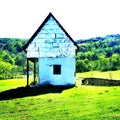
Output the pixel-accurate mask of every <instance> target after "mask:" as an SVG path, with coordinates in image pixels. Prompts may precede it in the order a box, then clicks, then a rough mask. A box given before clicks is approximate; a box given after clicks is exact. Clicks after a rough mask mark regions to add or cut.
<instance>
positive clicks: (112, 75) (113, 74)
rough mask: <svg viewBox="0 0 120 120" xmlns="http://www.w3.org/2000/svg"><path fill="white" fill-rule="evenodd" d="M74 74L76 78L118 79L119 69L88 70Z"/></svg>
mask: <svg viewBox="0 0 120 120" xmlns="http://www.w3.org/2000/svg"><path fill="white" fill-rule="evenodd" d="M76 75H77V77H78V79H79V78H105V79H114V80H120V70H118V71H107V72H100V71H90V72H84V73H77V74H76Z"/></svg>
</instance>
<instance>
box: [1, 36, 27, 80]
mask: <svg viewBox="0 0 120 120" xmlns="http://www.w3.org/2000/svg"><path fill="white" fill-rule="evenodd" d="M25 43H26V39H17V38H0V79H8V78H15V77H18V76H20V75H21V74H23V69H24V67H25V65H26V57H25V53H24V51H22V52H20V50H21V48H22V46H23V45H24V44H25Z"/></svg>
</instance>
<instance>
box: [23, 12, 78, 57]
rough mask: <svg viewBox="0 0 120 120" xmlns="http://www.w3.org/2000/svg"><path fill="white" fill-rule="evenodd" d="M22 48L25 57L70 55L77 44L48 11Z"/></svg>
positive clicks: (73, 54)
mask: <svg viewBox="0 0 120 120" xmlns="http://www.w3.org/2000/svg"><path fill="white" fill-rule="evenodd" d="M23 49H24V50H25V51H27V58H39V57H72V56H75V50H76V49H78V46H77V45H76V43H75V42H74V41H73V39H72V38H71V37H70V35H69V34H68V33H67V32H66V31H65V29H64V28H63V27H62V26H61V25H60V23H59V22H58V21H57V20H56V18H55V17H54V16H53V15H52V13H50V14H49V15H48V16H47V18H46V19H45V20H44V22H43V23H42V24H41V26H40V27H39V28H38V29H37V31H36V32H35V33H34V34H33V36H32V37H31V38H30V39H29V41H28V43H27V44H26V45H25V46H24V47H23Z"/></svg>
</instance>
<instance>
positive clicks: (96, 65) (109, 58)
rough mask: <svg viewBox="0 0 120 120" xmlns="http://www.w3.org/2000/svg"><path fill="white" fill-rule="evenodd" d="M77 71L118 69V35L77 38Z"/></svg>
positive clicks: (119, 46) (119, 55) (119, 48)
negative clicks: (85, 38) (86, 38)
mask: <svg viewBox="0 0 120 120" xmlns="http://www.w3.org/2000/svg"><path fill="white" fill-rule="evenodd" d="M77 44H78V45H79V50H78V52H77V58H76V60H77V63H76V71H77V72H86V71H96V70H97V71H113V70H119V69H120V35H119V34H116V35H107V36H105V37H96V38H91V39H88V40H77Z"/></svg>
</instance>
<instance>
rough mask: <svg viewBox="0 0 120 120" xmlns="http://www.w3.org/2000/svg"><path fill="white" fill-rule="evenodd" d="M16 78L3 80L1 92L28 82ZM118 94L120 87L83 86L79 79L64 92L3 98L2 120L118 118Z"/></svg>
mask: <svg viewBox="0 0 120 120" xmlns="http://www.w3.org/2000/svg"><path fill="white" fill-rule="evenodd" d="M15 81H16V82H15ZM15 81H13V80H1V81H0V91H4V90H8V89H11V88H15V87H18V86H22V85H25V82H26V80H25V79H22V80H20V79H19V80H15ZM119 93H120V87H96V86H81V85H80V81H77V86H76V87H73V88H70V89H67V90H63V91H62V92H61V93H57V92H56V93H55V92H54V91H53V92H49V93H47V94H41V95H37V96H32V97H24V98H16V99H11V100H2V101H0V120H26V119H27V120H119V119H120V94H119ZM13 94H14V93H13Z"/></svg>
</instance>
